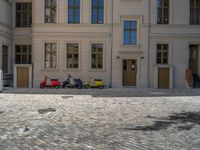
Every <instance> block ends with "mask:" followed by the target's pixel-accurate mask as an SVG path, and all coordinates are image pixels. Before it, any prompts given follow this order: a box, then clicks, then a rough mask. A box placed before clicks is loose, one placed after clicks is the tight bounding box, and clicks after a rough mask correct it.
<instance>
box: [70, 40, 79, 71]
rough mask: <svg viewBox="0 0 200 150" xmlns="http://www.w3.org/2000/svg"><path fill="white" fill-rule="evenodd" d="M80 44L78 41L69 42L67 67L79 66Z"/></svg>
mask: <svg viewBox="0 0 200 150" xmlns="http://www.w3.org/2000/svg"><path fill="white" fill-rule="evenodd" d="M78 53H79V45H78V44H77V43H70V44H67V68H71V69H78V67H79V54H78Z"/></svg>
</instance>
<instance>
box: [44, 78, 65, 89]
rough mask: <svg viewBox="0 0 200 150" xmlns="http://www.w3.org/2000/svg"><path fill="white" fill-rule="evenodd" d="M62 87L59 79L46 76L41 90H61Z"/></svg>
mask: <svg viewBox="0 0 200 150" xmlns="http://www.w3.org/2000/svg"><path fill="white" fill-rule="evenodd" d="M60 86H61V83H60V82H59V81H58V79H49V77H47V76H45V78H44V80H43V81H41V82H40V88H41V89H44V88H45V87H55V88H56V89H59V88H60Z"/></svg>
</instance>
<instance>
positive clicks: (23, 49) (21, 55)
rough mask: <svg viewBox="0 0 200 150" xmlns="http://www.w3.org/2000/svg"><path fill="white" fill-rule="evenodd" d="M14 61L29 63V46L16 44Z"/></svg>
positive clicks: (30, 61)
mask: <svg viewBox="0 0 200 150" xmlns="http://www.w3.org/2000/svg"><path fill="white" fill-rule="evenodd" d="M15 63H16V64H31V63H32V60H31V46H30V45H16V46H15Z"/></svg>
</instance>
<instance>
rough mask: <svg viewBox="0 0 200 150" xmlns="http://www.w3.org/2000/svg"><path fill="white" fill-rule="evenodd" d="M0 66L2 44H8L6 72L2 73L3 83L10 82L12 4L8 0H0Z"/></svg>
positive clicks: (0, 66)
mask: <svg viewBox="0 0 200 150" xmlns="http://www.w3.org/2000/svg"><path fill="white" fill-rule="evenodd" d="M0 6H1V7H0V14H1V15H0V68H2V46H3V45H6V46H8V55H9V56H8V59H9V61H8V74H4V85H9V84H12V83H11V82H10V83H9V81H10V77H9V78H8V75H10V74H12V61H11V56H12V44H11V42H12V36H11V34H12V25H11V24H12V18H11V15H12V13H11V12H12V9H11V8H12V5H11V3H10V2H7V1H4V0H1V1H0Z"/></svg>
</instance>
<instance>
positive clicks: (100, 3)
mask: <svg viewBox="0 0 200 150" xmlns="http://www.w3.org/2000/svg"><path fill="white" fill-rule="evenodd" d="M103 22H104V0H92V23H93V24H103Z"/></svg>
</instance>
